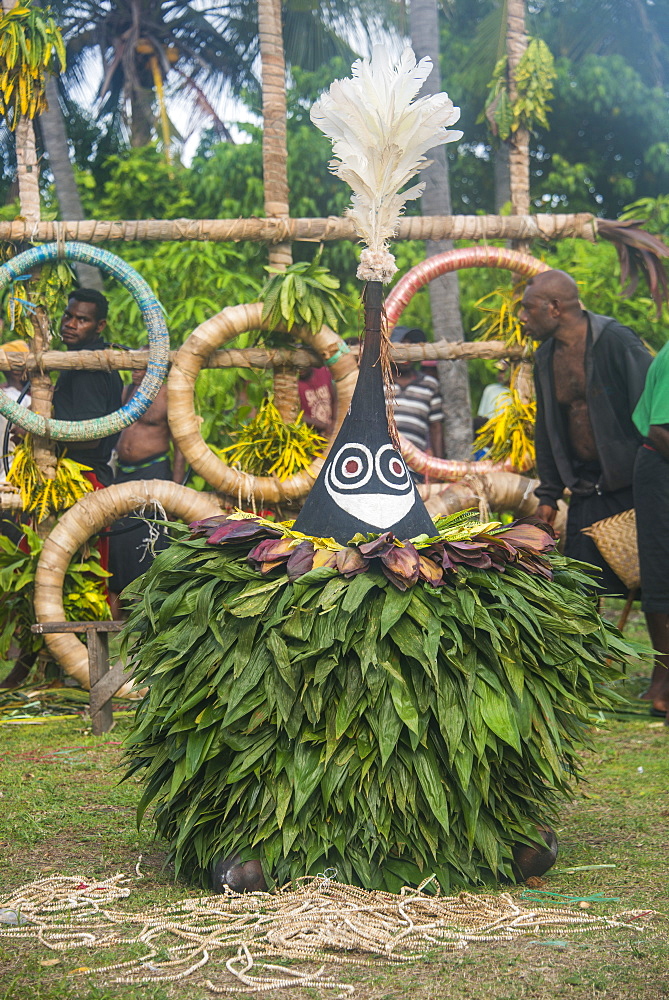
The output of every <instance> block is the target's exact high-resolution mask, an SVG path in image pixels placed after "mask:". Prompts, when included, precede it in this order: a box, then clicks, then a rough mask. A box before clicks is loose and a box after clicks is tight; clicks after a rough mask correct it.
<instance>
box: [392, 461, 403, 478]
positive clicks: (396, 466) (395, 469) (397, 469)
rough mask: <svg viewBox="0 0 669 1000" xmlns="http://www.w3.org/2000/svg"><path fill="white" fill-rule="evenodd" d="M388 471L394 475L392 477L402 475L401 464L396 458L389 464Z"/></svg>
mask: <svg viewBox="0 0 669 1000" xmlns="http://www.w3.org/2000/svg"><path fill="white" fill-rule="evenodd" d="M390 471H391V472H392V473H394V475H396V476H401V475H402V473H403V472H404V468H403V466H402V463H401V462H398V461H397V459H396V458H395V459H393V461H392V462H391V463H390Z"/></svg>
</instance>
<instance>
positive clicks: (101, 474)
mask: <svg viewBox="0 0 669 1000" xmlns="http://www.w3.org/2000/svg"><path fill="white" fill-rule="evenodd" d="M107 310H108V303H107V299H106V298H105V296H104V295H102V294H101V293H100V292H97V291H94V290H93V289H91V288H78V289H76V290H75V291H73V292H72V294H71V295H70V298H69V300H68V303H67V309H66V310H65V312H64V313H63V318H62V320H61V323H60V335H61V338H62V340H63V343H64V344H65V345H66V347H67V349H68V351H100V350H103V349H104V348H105V347H108V346H109V345H108V344H106V343H105V341H104V340H103V339H102V331H103V330H104V328H105V327H106V325H107ZM122 391H123V382H122V381H121V376H120V375H119V373H118V372H109V371H64V372H61V373H60V375H59V376H58V381H57V382H56V389H55V392H54V397H53V415H54V417H56V419H57V420H91V419H93V418H95V417H104V416H106V415H107V414H108V413H113V412H114V411H115V410H118V409H119V408H120V406H121V393H122ZM115 439H116V438H115V436H111V437H105V438H100V439H98V440H96V441H73V442H72V443H70V444H68V445H67V455H68V458H72V459H74V461H75V462H79V463H80V464H81V465H88V466H89V467H90V468H91V469H92V470H93V472H92V474H91V473H89V474H88V476H87V478H89V479H90V480H91V482H92V484H93V486H94V487H95V488H96V489H99V488H100V487H101V486H109V485H110V484H111V482H112V478H113V477H112V470H111V468H110V467H109V459H110V457H111V452H112V447H113V445H114V442H115Z"/></svg>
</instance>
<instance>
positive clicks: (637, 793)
mask: <svg viewBox="0 0 669 1000" xmlns="http://www.w3.org/2000/svg"><path fill="white" fill-rule="evenodd" d="M610 613H613V610H611V611H610ZM630 634H635V637H636V638H640V639H643V638H644V633H643V628H642V625H641V623H640V621H639V618H638V615H637V616H636V617H635V620H634V621H633V622H632V623H631V625H630ZM637 673H638V668H637V667H636V666H635V667H634V668H633V676H632V677H631V679H630V683H629V688H630V690H632V691H635V692H638V690H639V689H640V687H641V685H642V684H643V681H642V680H641V678H640V676H637ZM627 718H628V720H629V721H619V720H612V721H610V722H609V723H608V728H600V729H598V730H597V732H596V748H595V750H594V752H591V753H589V754H587V756H586V759H585V766H586V775H587V782H585V783H583V784H582V785H581V786H580V788H579V789H578V791H577V796H576V799H575V801H574V802H573V803H572V804H570V805H568V806H565V808H564V809H563V811H562V814H561V817H560V823H559V825H558V826H557V833H558V837H559V840H560V855H559V857H558V862H557V864H556V866H555V868H554V869H553V871H552V872H551V873H550V874H549V876H548V878H547V884H546V885H545V886H544V887H543V889H544V890H549V891H553V892H559V893H565V894H575V895H579V896H588V895H591V894H593V893H600V894H602V895H604V896H607V897H616V900H615V901H614V902H607V903H594V904H592V905H591V909H590V912H595V913H601V914H604V913H612V912H615V911H620V910H626V909H633V908H634V909H644V910H647V909H653V910H657V911H660V913H661V914H665V915H667V916H669V883H668V880H667V868H668V866H667V844H668V842H669V782H668V781H667V774H668V767H667V742H668V741H669V730H668V729H667V728H666V727H665V726H664V725H663V723H662V721H661V720H651V719H650V718H649V717H647V716H644V715H630V716H628V717H627ZM127 725H128V722H127V720H126V719H122V720H121V721H120V722H119V724H118V726H117V727H116V728H115V729H114V730H113V731H112V732H111V733H109V734H107V735H105V736H103V737H93V736H92V735H91V734H90V731H89V730H88V728H87V727H86V724H85V722H84V721H82V720H81V719H67V720H63V721H50V722H48V723H45V724H43V725H34V726H33V725H6V724H5V725H2V726H0V899H1V898H2V896H3V895H4V893H5V891H6V890H8V889H11V888H14V887H16V886H18V885H21V884H23V883H25V882H29V881H32V880H34V879H37V878H39V877H41V876H43V875H48V874H54V873H57V872H59V873H63V874H68V875H81V876H87V877H99V878H101V877H107V876H109V875H112V874H115V873H116V872H119V871H123V872H127V873H132V872H133V869H134V867H135V864H136V862H137V858H138V855H139V854H142V855H143V861H142V871H143V872H144V874H145V879H144V881H142V882H140V883H138V887H137V889H136V890H134V891H133V904H132V905H133V906H137V907H142V908H145V907H146V906H148V905H150V904H154V903H161V902H168V901H172V900H175V899H178V898H181V897H183V896H184V895H186V894H193V895H197V894H199V892H200V890H198V889H196V888H194V887H192V886H188V885H187V884H186V883H183V882H176V883H175V882H174V880H173V877H172V875H171V873H170V870H169V868H168V867H166V866H165V858H166V851H165V848H164V845H163V844H161V843H160V842H155V841H153V840H152V839H151V826H150V821H149V822H148V823H145V826H144V827H143V829H142V830H141V831H139V832H138V831H137V829H136V827H135V823H134V810H135V805H136V803H137V800H138V797H139V786H138V784H137V783H136V782H135V781H130V782H127V783H123V784H120V783H119V778H120V774H121V772H120V770H119V757H120V742H121V740H122V737H123V732H124V730H125V728H126V727H127ZM602 864H607V865H613V866H615V867H610V868H588V869H587V870H585V871H569V869H571V868H574V867H579V866H592V865H602ZM512 891H513V894H514V895H515V896H518V897H520V898H522V897H523V892H524V890H523V888H522V887H515V888H514V889H513V890H512ZM535 902H536V897H535ZM667 916H664V917H660V918H658V919H657V920H656V921H655V922H654V923H653V924H651V925H650V927H649V929H648V930H646V931H645V932H642V931H638V932H636V931H628V930H604V931H597V932H595V933H593V934H588V935H582V934H579V935H571V936H570V935H568V934H560V935H557V934H555V933H554V932H552V934H551V937H550V938H545V937H544V938H543V939H542V938H541V937H537V938H534V939H525V940H523V941H519V942H516V943H513V944H508V943H501V944H489V945H476V946H472V947H471V948H470V950H469V951H468V952H466V953H464V954H460V955H455V954H449V953H447V954H444V953H441V954H440V953H439V952H435V953H433V954H431V955H430V956H429V957H428V958H427V959H425V960H422V961H420V962H418V963H416V964H414V965H411V966H408V967H401V968H397V967H389V966H387V965H384V964H378V965H375V966H372V967H365V966H360V967H356V966H351V967H345V968H344V969H342V970H338V972H340V973H341V977H340V978H341V979H342V980H343V981H345V982H350V983H353V984H355V986H356V993H355V996H356V997H358V998H359V1000H404V998H405V997H406V996H407V995H410V996H411V997H412V998H414V997H415V998H416V1000H526V998H527V1000H530V998H531V1000H557V998H560V1000H561V998H564V997H568V998H574V1000H585V998H588V1000H591V998H593V997H594V998H600V997H601V998H605V1000H635V998H637V997H639V998H644V1000H661V998H669V973H668V972H667V970H668V969H669V922H668V920H667ZM53 958H54V953H52V952H48V951H47V950H46V949H45V948H43V947H41V946H35V945H33V944H28V943H21V944H17V943H15V942H13V941H10V940H4V941H3V940H0V1000H10V998H11V1000H15V998H21V1000H23V998H24V997H25V998H28V997H30V998H31V1000H70V998H78V1000H140V998H142V1000H168V998H173V997H177V996H178V997H180V998H183V1000H203V998H204V997H207V996H211V995H212V994H210V993H209V991H208V990H207V989H206V987H204V985H203V979H205V978H208V977H212V972H213V971H214V970H213V969H207V970H206V975H205V976H203V977H202V979H199V980H198V979H197V978H196V977H193V980H192V981H191V980H186V981H184V982H181V983H178V984H173V985H170V984H167V985H166V986H165V987H156V986H152V987H137V986H134V987H133V986H113V987H105V986H104V985H101V984H96V983H95V980H92V981H90V982H89V981H87V980H83V981H82V980H80V979H77V980H74V979H72V978H70V977H68V976H67V974H66V972H67V969H69V968H72V967H74V966H75V965H78V964H80V963H81V962H82V959H83V955H81V954H80V953H67V954H65V955H63V956H62V961H61V962H60V963H59V964H58V965H55V966H54V965H52V964H48V965H47V964H44V963H45V962H49V963H50V962H52V961H53ZM212 978H216V977H215V975H214V976H213V977H212ZM244 995H246V996H248V997H249V998H250V996H251V994H242V996H244ZM284 995H287V996H289V997H295V998H296V1000H298V998H299V997H319V996H321V995H322V996H333V995H334V994H333V992H332V991H328V992H326V991H322V993H321V991H318V990H315V989H307V990H298V989H291V990H290V991H288V993H287V994H286V993H285V991H284Z"/></svg>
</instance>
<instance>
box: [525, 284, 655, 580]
mask: <svg viewBox="0 0 669 1000" xmlns="http://www.w3.org/2000/svg"><path fill="white" fill-rule="evenodd" d="M520 320H521V322H522V324H523V326H524V327H525V332H526V333H527V334H528V335H529V336H530V337H531V338H532V339H533V340H538V341H540V342H541V346H540V347H539V348H538V350H537V352H536V355H535V364H534V381H535V387H536V393H537V424H536V449H537V470H538V473H539V479H540V481H541V482H540V485H539V488H538V489H537V490H535V493H536V496H537V498H538V500H539V508H538V511H537V513H538V515H539V517H542V518H543V519H544V520H545V521H548V523H549V524H552V523H553V521H554V520H555V515H556V511H557V502H558V500H559V499H560V497H561V496H562V494H563V492H564V490H565V489H569V490H570V492H571V498H570V502H569V516H568V519H567V531H566V539H565V553H566V554H567V555H569V556H571V557H572V558H573V559H581V560H583V561H584V562H589V563H593V564H594V565H595V566H598V567H599V568H600V569H601V571H602V576H601V580H600V582H601V583H603V585H604V593H607V594H611V595H624V594H626V593H627V589H626V587H625V585H624V584H623V583H622V581H621V580H619V579H618V577H617V576H616V575H615V573H614V572H613V570H612V569H611V568H610V566H609V565H608V564H607V563H606V562H605V561H604V559H603V558H602V556H601V555H600V553H599V550H598V549H597V546H596V545H595V543H594V542H593V541H592V539H591V538H588V536H587V535H584V534H583V533H582V531H581V529H582V528H586V527H588V526H589V525H591V524H594V522H595V521H600V520H602V519H603V518H605V517H610V516H611V515H612V514H618V513H620V512H621V511H623V510H629V508H630V507H632V505H633V497H632V473H633V470H634V459H635V457H636V453H637V449H638V447H639V445H640V444H641V440H642V439H641V435H640V434H639V431H638V430H637V428H636V427H635V425H634V423H633V421H632V412H633V410H634V407H635V406H636V404H637V401H638V399H639V397H640V396H641V393H642V391H643V387H644V382H645V379H646V372H647V371H648V369H649V367H650V364H651V360H652V358H651V356H650V353H649V352H648V351H647V350H646V348H645V347H644V346H643V344H642V343H641V341H640V340H639V338H638V337H637V336H636V334H634V333H633V332H632V331H631V330H630V329H629V328H628V327H626V326H621V325H620V323H617V322H616V321H615V320H614V319H611V317H610V316H598V315H597V314H596V313H591V312H588V311H587V310H584V309H583V308H582V307H581V303H580V301H579V293H578V287H577V285H576V282H575V281H574V279H573V278H572V277H571V276H570V275H568V274H565V272H564V271H545V272H543V273H542V274H538V275H537V276H536V277H534V278H531V279H530V281H529V282H528V285H527V288H526V289H525V293H524V295H523V301H522V308H521V312H520Z"/></svg>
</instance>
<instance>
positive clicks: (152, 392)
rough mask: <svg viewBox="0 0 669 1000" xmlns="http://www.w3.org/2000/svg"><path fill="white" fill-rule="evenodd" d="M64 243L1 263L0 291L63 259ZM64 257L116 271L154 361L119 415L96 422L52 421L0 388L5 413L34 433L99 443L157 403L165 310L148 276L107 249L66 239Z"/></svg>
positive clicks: (163, 368)
mask: <svg viewBox="0 0 669 1000" xmlns="http://www.w3.org/2000/svg"><path fill="white" fill-rule="evenodd" d="M62 251H63V246H62V245H59V244H58V243H45V244H43V245H42V246H39V247H32V248H31V249H30V250H26V251H24V253H20V254H18V256H16V257H13V258H12V260H10V261H7V263H6V264H3V265H2V267H0V291H2V289H4V288H6V287H7V286H8V285H9V284H11V282H12V281H15V280H16V279H17V278H18V277H19V275H21V274H24V273H25V272H26V271H29V270H30V269H31V268H33V267H37V266H38V265H40V264H47V263H49V262H50V261H53V260H58V259H59V256H62V255H63V254H62ZM64 256H65V258H66V259H67V260H76V261H79V262H80V263H83V264H92V265H93V267H99V268H100V269H101V270H102V271H104V272H105V274H111V275H112V277H114V278H117V279H118V281H120V282H121V284H122V285H123V286H124V287H125V288H127V289H128V291H129V292H131V293H132V295H133V296H134V298H135V301H136V302H137V305H138V306H139V308H140V310H141V312H142V316H143V317H144V322H145V324H146V329H147V331H148V334H149V363H148V366H147V369H146V375H145V376H144V379H143V380H142V384H141V386H140V387H139V388H138V389H137V390H136V392H134V393H133V396H132V399H130V401H129V402H127V403H126V404H125V406H122V407H121V409H120V410H116V411H115V412H114V413H108V414H107V415H106V416H104V417H94V418H93V419H91V420H52V419H47V418H46V417H43V416H42V415H41V414H39V413H33V412H32V410H28V409H26V407H24V406H19V405H18V404H17V403H16V402H15V401H14V400H13V399H10V397H9V396H7V395H6V394H5V393H4V392H0V413H1V414H2V415H3V416H5V417H7V419H8V420H10V421H11V422H12V423H14V424H18V425H19V427H22V428H23V429H24V430H26V431H29V432H30V433H31V434H37V435H38V436H39V437H48V438H51V439H52V440H54V441H95V440H97V439H98V438H103V437H108V436H109V435H111V434H118V433H119V432H120V431H122V430H123V428H124V427H128V426H129V424H132V423H134V422H135V420H138V419H139V418H140V417H141V416H142V414H143V413H146V411H147V410H148V408H149V407H150V406H151V403H152V402H153V401H154V399H155V398H156V396H157V395H158V392H159V390H160V387H161V385H162V384H163V382H164V380H165V375H166V374H167V362H168V358H169V348H170V343H169V333H168V331H167V324H166V323H165V317H164V315H163V310H162V307H161V305H160V303H159V302H158V299H157V298H156V297H155V295H154V294H153V292H152V291H151V289H150V288H149V286H148V284H147V283H146V281H144V278H142V277H141V276H140V275H139V274H138V273H137V271H135V269H134V268H133V267H130V265H129V264H126V263H125V261H123V260H121V258H120V257H117V256H116V255H115V254H113V253H109V251H108V250H102V249H100V247H92V246H88V245H87V244H86V243H66V244H65V247H64Z"/></svg>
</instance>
